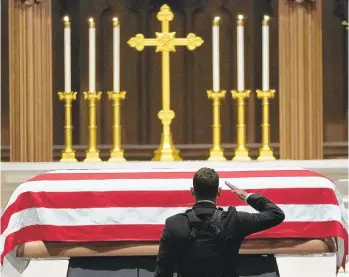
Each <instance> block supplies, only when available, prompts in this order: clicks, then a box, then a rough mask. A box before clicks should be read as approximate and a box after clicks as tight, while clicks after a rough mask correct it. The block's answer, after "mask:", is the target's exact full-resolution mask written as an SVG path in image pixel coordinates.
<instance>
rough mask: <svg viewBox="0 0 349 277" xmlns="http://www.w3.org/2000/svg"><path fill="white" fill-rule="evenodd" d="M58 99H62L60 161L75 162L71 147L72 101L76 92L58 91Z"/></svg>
mask: <svg viewBox="0 0 349 277" xmlns="http://www.w3.org/2000/svg"><path fill="white" fill-rule="evenodd" d="M58 97H59V100H61V101H64V113H65V119H64V121H65V122H64V144H65V146H64V149H63V151H62V158H61V159H60V162H77V159H76V158H75V150H74V149H73V126H72V102H73V101H74V100H76V92H71V91H67V92H58Z"/></svg>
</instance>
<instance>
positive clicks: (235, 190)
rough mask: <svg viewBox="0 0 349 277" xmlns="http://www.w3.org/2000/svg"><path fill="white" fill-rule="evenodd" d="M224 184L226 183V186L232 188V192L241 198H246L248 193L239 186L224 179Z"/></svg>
mask: <svg viewBox="0 0 349 277" xmlns="http://www.w3.org/2000/svg"><path fill="white" fill-rule="evenodd" d="M225 184H226V185H227V187H229V188H230V189H231V190H232V193H234V194H235V195H236V196H237V197H239V198H240V199H241V200H245V199H246V196H247V195H248V193H247V192H246V191H243V190H242V189H239V188H237V187H235V186H233V185H232V184H231V183H229V182H228V181H225Z"/></svg>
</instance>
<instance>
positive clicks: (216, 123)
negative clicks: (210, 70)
mask: <svg viewBox="0 0 349 277" xmlns="http://www.w3.org/2000/svg"><path fill="white" fill-rule="evenodd" d="M225 93H226V91H225V90H220V91H213V90H208V91H207V96H208V99H212V107H213V125H212V140H213V142H212V148H211V149H210V157H209V158H208V160H209V161H215V162H218V161H225V160H226V158H225V157H224V151H223V149H222V147H221V128H222V126H221V115H220V110H221V99H223V98H224V97H225Z"/></svg>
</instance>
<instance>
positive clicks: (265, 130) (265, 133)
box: [257, 90, 275, 161]
mask: <svg viewBox="0 0 349 277" xmlns="http://www.w3.org/2000/svg"><path fill="white" fill-rule="evenodd" d="M274 95H275V90H266V91H263V90H257V97H258V99H262V112H263V116H262V125H261V126H262V146H261V148H259V157H258V158H257V160H259V161H273V160H275V157H274V154H273V150H272V149H271V148H270V124H269V99H271V98H274Z"/></svg>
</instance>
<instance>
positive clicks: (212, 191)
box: [191, 167, 221, 201]
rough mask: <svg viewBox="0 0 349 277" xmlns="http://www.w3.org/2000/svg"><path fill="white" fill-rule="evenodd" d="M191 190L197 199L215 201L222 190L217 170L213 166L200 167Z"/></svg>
mask: <svg viewBox="0 0 349 277" xmlns="http://www.w3.org/2000/svg"><path fill="white" fill-rule="evenodd" d="M191 192H192V194H193V196H194V197H195V199H196V201H199V200H211V201H215V200H216V198H217V196H219V194H220V192H221V189H220V188H219V176H218V174H217V172H216V171H215V170H214V169H212V168H207V167H203V168H200V169H199V170H198V171H197V172H196V173H195V175H194V178H193V188H192V189H191Z"/></svg>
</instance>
